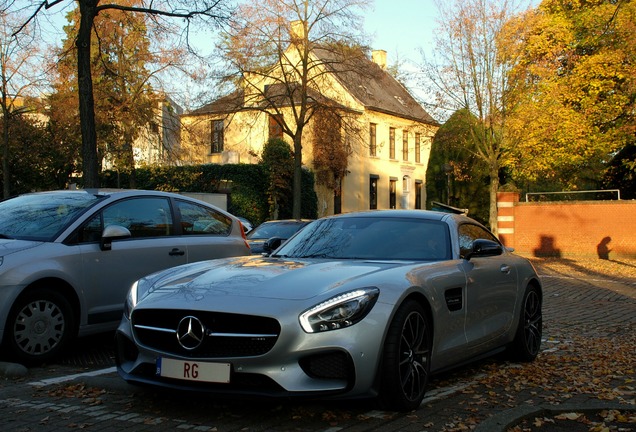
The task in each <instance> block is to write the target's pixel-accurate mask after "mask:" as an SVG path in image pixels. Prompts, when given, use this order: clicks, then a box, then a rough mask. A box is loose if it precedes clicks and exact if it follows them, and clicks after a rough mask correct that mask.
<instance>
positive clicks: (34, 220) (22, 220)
mask: <svg viewBox="0 0 636 432" xmlns="http://www.w3.org/2000/svg"><path fill="white" fill-rule="evenodd" d="M101 199H103V197H100V196H96V195H93V194H90V193H86V192H68V193H41V194H32V195H22V196H18V197H15V198H11V199H9V200H6V201H3V202H0V237H1V238H12V239H21V240H38V241H52V240H53V239H54V238H55V237H56V236H57V235H58V233H59V232H61V231H62V229H63V228H65V227H66V226H67V225H68V224H69V223H71V222H72V221H73V220H74V219H75V218H76V217H77V216H78V215H79V214H81V213H82V212H83V211H84V210H85V209H87V208H89V207H91V206H92V205H93V204H95V203H96V202H98V201H99V200H101Z"/></svg>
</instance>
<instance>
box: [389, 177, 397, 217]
mask: <svg viewBox="0 0 636 432" xmlns="http://www.w3.org/2000/svg"><path fill="white" fill-rule="evenodd" d="M396 202H397V179H396V178H395V177H391V179H390V180H389V208H392V209H394V208H396V207H395V204H396Z"/></svg>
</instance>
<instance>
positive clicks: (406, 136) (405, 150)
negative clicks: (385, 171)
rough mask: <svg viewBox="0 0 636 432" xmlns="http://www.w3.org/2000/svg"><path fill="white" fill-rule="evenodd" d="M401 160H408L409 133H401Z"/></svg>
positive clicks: (405, 131)
mask: <svg viewBox="0 0 636 432" xmlns="http://www.w3.org/2000/svg"><path fill="white" fill-rule="evenodd" d="M402 160H405V161H407V160H409V131H407V130H404V131H402Z"/></svg>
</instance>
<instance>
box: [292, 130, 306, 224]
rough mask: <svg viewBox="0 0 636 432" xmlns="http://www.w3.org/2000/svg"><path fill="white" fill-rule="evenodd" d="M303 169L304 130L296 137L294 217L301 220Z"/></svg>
mask: <svg viewBox="0 0 636 432" xmlns="http://www.w3.org/2000/svg"><path fill="white" fill-rule="evenodd" d="M302 169H303V145H302V129H301V130H300V131H298V133H296V135H295V136H294V187H293V207H292V217H293V218H294V219H300V218H301V202H302V200H301V198H302V174H303V173H302Z"/></svg>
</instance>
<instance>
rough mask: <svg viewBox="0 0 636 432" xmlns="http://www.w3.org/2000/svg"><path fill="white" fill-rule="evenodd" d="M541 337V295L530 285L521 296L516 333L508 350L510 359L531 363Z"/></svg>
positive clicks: (538, 348)
mask: <svg viewBox="0 0 636 432" xmlns="http://www.w3.org/2000/svg"><path fill="white" fill-rule="evenodd" d="M542 335H543V314H542V312H541V293H540V292H539V289H538V288H537V287H535V286H533V285H530V286H528V288H526V292H525V294H524V296H523V302H522V303H521V315H520V317H519V325H518V327H517V333H516V335H515V339H514V340H513V341H512V344H510V347H509V350H508V353H509V355H510V358H511V359H512V360H514V361H520V362H529V361H533V360H534V359H535V358H536V357H537V355H539V351H540V350H541V337H542Z"/></svg>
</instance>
